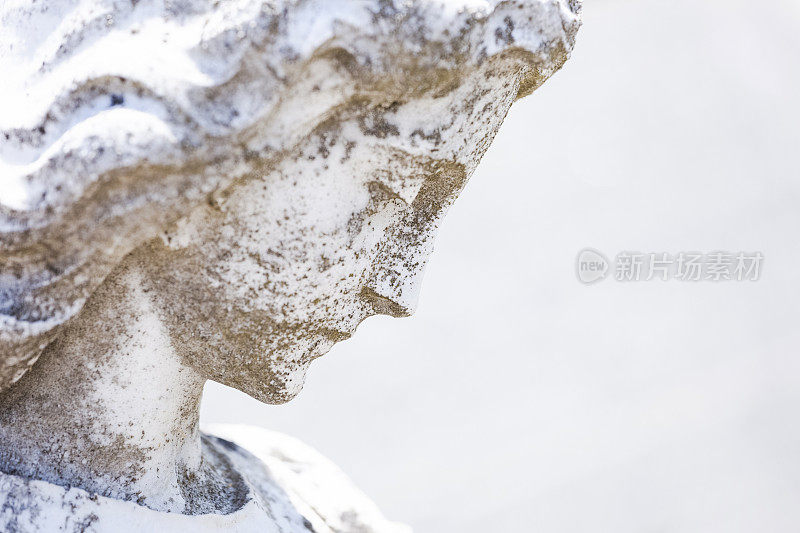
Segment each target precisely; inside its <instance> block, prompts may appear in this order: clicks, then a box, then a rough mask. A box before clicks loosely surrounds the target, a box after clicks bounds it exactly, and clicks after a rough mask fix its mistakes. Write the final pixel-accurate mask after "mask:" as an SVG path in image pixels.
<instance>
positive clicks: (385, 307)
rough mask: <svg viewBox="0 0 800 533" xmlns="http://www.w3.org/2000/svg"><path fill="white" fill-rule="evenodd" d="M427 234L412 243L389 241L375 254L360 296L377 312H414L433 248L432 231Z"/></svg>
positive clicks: (405, 313) (397, 315) (395, 314)
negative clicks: (372, 267)
mask: <svg viewBox="0 0 800 533" xmlns="http://www.w3.org/2000/svg"><path fill="white" fill-rule="evenodd" d="M427 237H428V238H422V239H420V240H418V241H417V242H415V243H413V244H412V243H409V242H408V241H405V240H400V241H399V242H398V241H394V242H390V243H388V244H387V245H386V246H385V247H384V248H383V249H382V250H381V252H380V253H379V254H378V257H376V258H375V262H374V269H373V271H372V274H371V276H370V277H369V279H368V281H367V283H366V284H365V285H364V287H363V289H362V290H361V297H362V298H363V299H364V300H365V301H366V302H367V303H368V304H369V305H370V306H371V307H372V309H373V311H374V312H375V313H376V314H381V315H389V316H393V317H398V318H399V317H406V316H410V315H412V314H414V311H415V310H416V308H417V302H418V300H419V293H420V288H421V286H422V277H423V275H424V274H425V265H426V264H427V262H428V257H429V255H430V253H431V251H432V250H431V248H432V241H433V239H432V235H430V236H427Z"/></svg>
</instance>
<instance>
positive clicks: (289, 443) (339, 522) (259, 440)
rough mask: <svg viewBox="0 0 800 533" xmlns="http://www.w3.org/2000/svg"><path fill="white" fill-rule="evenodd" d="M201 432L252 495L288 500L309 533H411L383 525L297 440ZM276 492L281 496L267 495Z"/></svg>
mask: <svg viewBox="0 0 800 533" xmlns="http://www.w3.org/2000/svg"><path fill="white" fill-rule="evenodd" d="M204 429H205V430H206V442H207V443H209V444H213V445H214V446H215V447H216V448H217V449H218V450H219V451H221V452H222V453H224V454H225V455H226V456H227V457H228V458H229V459H230V460H231V462H232V463H233V465H234V467H235V468H236V470H237V471H238V472H239V473H240V474H241V475H242V476H243V477H245V478H246V479H247V482H248V483H249V484H250V485H251V486H252V487H253V489H254V490H256V491H258V492H260V493H261V496H262V497H266V498H275V497H278V498H280V497H281V496H283V497H288V498H289V500H290V501H291V503H292V505H293V506H294V508H295V510H296V511H297V512H298V513H300V514H301V515H302V516H303V517H304V518H305V519H306V520H307V521H308V524H307V525H308V526H309V530H310V531H316V532H324V531H337V532H343V533H344V532H353V533H355V532H359V533H361V532H370V533H411V528H409V527H408V526H405V525H402V524H398V523H395V522H391V521H389V520H387V519H386V518H385V517H384V516H383V514H382V513H381V512H380V510H379V509H378V507H377V506H376V505H375V503H373V502H372V501H371V500H370V499H369V498H368V497H367V496H366V495H365V494H364V493H363V492H362V491H361V490H359V489H358V487H356V486H355V484H354V483H353V482H352V481H351V480H350V479H349V478H348V476H347V475H346V474H345V473H344V472H342V470H341V469H340V468H339V467H337V466H336V465H335V464H334V463H333V462H331V461H330V460H329V459H327V458H326V457H324V456H323V455H322V454H320V453H319V452H318V451H316V450H315V449H314V448H312V447H311V446H308V445H307V444H305V443H303V442H301V441H300V440H298V439H296V438H294V437H290V436H288V435H284V434H282V433H277V432H274V431H269V430H266V429H263V428H259V427H254V426H243V425H212V426H209V427H207V428H204ZM276 487H277V488H278V489H279V490H281V491H283V492H284V493H285V495H275V494H271V492H273V491H275V490H276ZM312 528H313V529H312Z"/></svg>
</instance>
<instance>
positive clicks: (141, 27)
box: [0, 0, 580, 402]
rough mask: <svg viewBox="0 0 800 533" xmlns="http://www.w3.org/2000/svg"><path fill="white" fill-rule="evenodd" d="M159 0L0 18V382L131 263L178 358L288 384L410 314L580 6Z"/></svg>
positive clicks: (571, 34)
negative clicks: (378, 317) (3, 171)
mask: <svg viewBox="0 0 800 533" xmlns="http://www.w3.org/2000/svg"><path fill="white" fill-rule="evenodd" d="M51 4H52V6H51ZM151 4H152V5H151ZM162 4H163V2H155V1H154V2H133V3H121V2H112V3H110V4H109V5H107V6H106V5H105V4H104V5H103V6H100V5H99V4H98V3H97V2H95V1H94V0H82V1H81V2H80V5H81V9H78V8H76V7H75V3H74V2H66V1H60V2H50V3H48V6H47V9H45V8H43V9H36V10H32V11H31V12H30V13H29V10H26V9H22V8H20V7H19V6H16V4H14V5H12V6H11V7H10V10H8V13H9V15H8V16H6V17H0V26H2V27H6V26H4V25H3V24H4V23H6V22H4V21H10V23H11V25H12V27H17V26H18V27H19V28H31V31H30V32H28V31H15V32H12V33H13V35H15V37H14V39H12V40H11V41H10V43H14V42H16V41H19V42H18V43H17V44H16V45H14V46H13V49H12V47H11V46H10V45H9V46H8V47H6V48H3V49H0V66H3V65H5V66H6V69H7V70H9V71H10V72H12V73H13V74H14V76H12V77H11V81H12V82H13V83H12V84H11V85H10V87H11V88H10V89H9V90H6V91H0V92H1V93H2V94H3V98H2V99H0V110H5V111H6V112H5V113H0V139H4V143H5V144H4V147H3V150H2V152H3V154H0V166H3V165H5V167H3V168H7V169H9V170H11V171H13V172H11V174H10V177H8V178H4V180H2V181H3V183H2V184H0V186H3V185H5V186H6V190H8V191H11V192H12V193H13V194H8V193H7V194H6V195H5V196H1V197H0V239H2V241H3V242H2V249H0V259H1V260H2V261H3V262H5V263H7V264H8V265H10V266H11V267H12V268H8V269H7V272H6V273H0V352H2V353H3V357H0V389H2V388H3V387H5V386H8V385H9V384H11V383H13V382H15V381H16V380H17V379H19V378H20V376H22V375H23V374H24V373H25V372H26V371H27V369H28V368H29V367H30V365H32V364H33V363H34V362H35V360H36V358H37V357H39V355H40V354H41V352H42V350H43V349H44V347H46V346H47V345H48V344H49V343H51V342H53V341H54V339H56V338H57V337H58V336H59V335H60V332H61V330H62V329H63V328H64V327H66V326H68V324H69V322H70V321H71V320H73V319H74V318H75V317H76V316H77V315H78V314H79V313H80V312H81V309H82V308H83V306H84V304H85V303H86V302H87V300H88V299H89V298H91V297H93V294H94V293H95V291H96V290H98V288H99V287H100V286H101V284H102V283H103V280H105V279H107V276H108V275H109V273H110V272H111V271H112V270H113V269H114V268H117V267H118V266H120V264H123V265H124V264H127V263H130V262H137V263H138V265H139V269H140V270H142V271H145V272H147V273H149V275H147V276H144V279H145V283H146V284H147V285H148V286H149V290H150V295H151V296H153V298H154V300H156V301H157V304H158V307H159V308H160V314H161V318H162V319H163V321H164V323H165V324H166V325H167V327H168V329H169V331H170V333H171V336H172V341H173V346H174V347H175V348H176V349H177V350H178V351H179V352H180V354H181V356H182V357H183V359H184V361H185V362H186V363H187V364H188V365H190V366H192V367H194V368H195V369H197V370H198V371H199V372H200V373H201V374H202V375H203V376H205V377H208V378H211V379H215V380H217V381H220V382H222V383H225V384H227V385H231V386H233V387H236V388H239V389H241V390H243V391H245V392H247V393H249V394H251V395H252V396H254V397H256V398H258V399H260V400H263V401H268V402H280V401H285V400H287V399H290V398H291V397H292V396H293V395H294V394H296V392H297V391H298V390H299V388H300V386H301V384H302V380H303V370H304V369H305V368H306V366H307V365H308V363H309V361H310V360H311V359H313V358H314V357H316V356H318V355H321V354H322V353H324V352H326V351H327V350H328V349H329V348H330V347H331V346H332V345H333V344H334V343H335V342H337V341H339V340H342V339H345V338H347V337H348V336H349V335H351V334H352V333H353V331H354V330H355V328H356V326H357V325H358V323H359V322H360V321H361V320H363V319H364V318H366V317H367V316H370V315H372V314H376V313H383V314H390V315H394V316H402V315H406V314H409V313H410V312H411V311H412V310H413V307H414V303H415V301H416V298H417V293H418V291H419V278H420V276H421V273H422V270H423V268H424V265H425V261H426V258H427V256H428V254H429V253H430V249H431V245H432V240H433V235H434V233H435V231H436V228H437V225H438V223H439V220H440V218H441V216H442V215H443V213H444V210H445V209H446V207H447V206H448V205H449V204H450V203H451V202H452V200H453V199H454V197H455V195H456V194H457V193H458V191H459V190H460V189H461V187H462V186H463V184H464V181H465V180H466V177H467V176H468V175H469V174H470V173H471V172H472V170H473V169H474V168H475V166H476V165H477V163H478V161H479V160H480V158H481V156H482V155H483V153H484V151H485V150H486V148H487V147H488V146H489V144H490V143H491V141H492V138H493V136H494V133H495V132H496V130H497V128H498V127H499V125H500V123H501V122H502V120H503V118H504V117H505V115H506V113H507V111H508V109H509V107H510V105H511V103H512V102H513V101H514V99H516V98H517V97H519V96H525V95H527V94H529V93H530V92H532V91H533V90H534V89H536V88H537V87H538V86H539V85H541V84H542V83H543V82H544V81H545V80H546V79H547V78H548V77H549V76H550V75H552V74H553V73H554V72H555V71H556V70H558V68H560V66H561V65H562V64H563V62H564V61H565V60H566V58H567V57H568V54H569V52H570V50H571V49H572V46H573V44H574V39H575V34H576V32H577V30H578V27H579V25H580V21H579V11H580V9H579V2H578V0H557V1H550V0H536V1H532V0H524V1H523V0H513V1H499V0H493V1H491V2H478V3H475V2H471V1H470V2H460V1H454V2H445V3H442V2H438V1H431V2H428V1H420V2H400V3H396V2H384V1H382V0H381V1H378V0H374V1H369V2H351V3H347V2H344V3H338V4H337V6H336V8H335V9H333V8H332V9H324V10H323V9H319V5H321V4H320V3H318V2H300V3H299V4H298V3H293V2H290V3H288V4H287V6H290V7H287V8H286V9H282V8H281V6H282V5H283V3H282V2H268V3H264V2H249V1H247V2H210V3H209V2H206V3H200V4H197V5H195V4H196V3H192V5H191V6H189V4H186V5H183V4H181V5H172V4H174V3H168V4H169V5H162ZM15 6H16V7H15ZM187 6H188V7H187ZM0 11H2V10H0ZM68 13H74V15H75V16H74V17H67V18H65V17H66V14H68ZM34 15H35V16H34ZM37 17H38V18H37ZM61 20H64V21H65V22H64V23H63V24H60V23H59V24H55V22H58V21H61ZM15 21H17V22H15ZM98 21H100V22H99V23H98ZM51 23H52V28H51V29H52V32H53V33H52V35H50V34H48V33H47V32H44V33H42V32H34V31H33V29H34V28H39V27H42V28H45V27H47V28H50V27H51ZM84 30H85V31H84ZM29 33H30V34H31V35H32V34H37V33H42V35H46V36H47V39H46V41H43V42H41V43H38V44H37V43H35V42H33V41H30V39H28V37H27V36H28V34H29ZM15 40H16V41H15ZM29 41H30V42H29ZM156 44H157V47H156ZM0 48H2V47H0ZM156 49H157V52H156V51H155V50H156ZM30 50H38V52H37V54H39V55H40V56H41V57H39V55H37V56H36V59H35V60H34V61H32V60H31V57H32V56H30V54H29V51H30ZM110 50H113V51H115V52H114V54H113V57H111V58H109V56H108V54H109V53H110V52H109V51H110ZM142 50H146V51H150V50H153V52H152V53H150V52H148V53H147V54H144V55H142ZM127 55H130V56H136V57H139V58H142V57H148V56H149V55H158V58H159V61H145V60H142V61H119V60H118V58H119V57H123V56H127ZM9 58H10V59H9ZM40 60H41V61H40ZM4 61H5V62H4ZM8 65H10V67H9V66H8ZM23 100H24V101H23ZM31 102H39V103H40V104H41V105H38V106H33V105H29V104H30V103H31ZM23 104H24V105H23ZM207 199H208V201H206V200H207ZM198 204H199V205H198ZM176 221H177V222H176ZM159 234H161V238H155V239H154V238H153V237H154V236H156V235H159ZM143 243H144V244H143Z"/></svg>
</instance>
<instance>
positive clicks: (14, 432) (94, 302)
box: [0, 269, 204, 512]
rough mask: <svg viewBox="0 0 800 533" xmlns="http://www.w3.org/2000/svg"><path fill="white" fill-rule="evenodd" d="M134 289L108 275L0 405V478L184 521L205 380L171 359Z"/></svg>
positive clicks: (129, 277)
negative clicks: (74, 490)
mask: <svg viewBox="0 0 800 533" xmlns="http://www.w3.org/2000/svg"><path fill="white" fill-rule="evenodd" d="M140 280H141V277H140V274H139V273H138V272H137V271H136V270H135V269H121V270H119V271H117V272H115V273H114V274H113V275H112V276H111V277H110V278H109V279H108V280H107V281H106V282H105V284H104V285H103V287H102V288H101V289H99V290H98V291H97V292H96V293H95V294H94V295H93V296H92V298H91V300H90V301H89V302H88V303H87V305H86V307H85V308H84V310H83V311H82V313H81V314H80V315H79V316H78V317H77V318H76V319H75V320H73V322H72V323H71V324H70V325H69V326H68V327H67V328H66V329H65V330H64V332H63V333H62V335H61V337H60V338H59V339H58V340H57V341H56V342H54V343H53V344H51V345H50V346H49V347H48V348H47V349H46V350H45V353H44V354H43V355H42V357H41V358H40V360H39V361H38V362H37V363H36V364H35V365H34V366H33V368H32V369H31V370H30V371H29V372H28V373H27V374H25V375H24V376H23V378H22V379H21V380H20V381H19V382H18V383H17V384H16V385H14V386H13V387H11V388H10V389H9V390H8V391H5V392H3V393H2V395H0V470H2V471H4V472H6V473H10V474H15V475H20V476H24V477H27V478H31V479H41V480H45V481H49V482H51V483H56V484H58V485H62V486H74V487H80V488H83V489H85V490H88V491H90V492H95V493H99V494H102V495H104V496H109V497H113V498H119V499H125V500H132V501H138V502H139V503H142V504H144V505H147V506H148V507H151V508H153V509H157V510H163V511H172V512H184V510H185V509H186V508H188V506H189V504H188V502H186V501H185V500H184V496H183V494H184V493H185V490H184V489H185V486H184V485H185V483H186V480H187V479H193V478H194V477H195V476H194V475H193V474H194V473H195V472H199V470H200V468H201V463H202V461H201V456H202V450H201V441H200V435H199V432H198V427H197V426H198V414H199V405H200V398H201V395H202V388H203V383H204V379H203V378H202V377H201V376H200V375H198V374H197V373H196V372H195V371H194V370H193V369H191V368H190V367H187V366H184V365H183V364H182V363H181V361H180V360H179V358H178V356H177V355H176V354H175V351H174V350H173V349H172V347H171V345H170V340H169V337H168V336H167V334H166V332H165V330H164V327H163V326H162V323H161V320H160V319H159V317H158V315H157V313H156V311H155V309H154V306H153V305H152V303H151V300H150V298H149V297H148V294H147V293H145V292H144V290H143V289H142V288H141V284H140ZM119 295H125V296H123V297H120V296H119ZM182 487H183V488H182Z"/></svg>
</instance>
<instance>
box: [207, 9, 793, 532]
mask: <svg viewBox="0 0 800 533" xmlns="http://www.w3.org/2000/svg"><path fill="white" fill-rule="evenodd" d="M799 98H800V2H798V1H797V0H759V1H757V2H756V1H753V0H749V1H744V0H597V1H591V0H589V1H587V2H586V3H585V8H584V28H583V29H582V31H581V34H580V35H579V39H578V45H577V48H576V50H575V52H574V55H573V58H572V59H571V60H570V61H569V62H568V63H567V65H566V66H565V68H564V69H563V71H561V72H560V73H558V74H557V75H556V76H555V77H554V78H553V79H552V80H550V81H549V82H548V83H546V84H545V85H544V87H542V88H541V89H540V90H539V91H538V92H537V93H535V94H534V95H533V96H531V97H529V98H527V99H525V100H523V101H521V102H519V103H517V104H516V105H515V106H514V108H513V109H512V111H511V114H510V115H509V118H508V120H507V121H506V123H505V125H504V126H503V129H502V130H501V132H500V134H499V136H498V137H497V140H496V141H495V143H494V145H493V146H492V148H491V149H490V150H489V153H488V154H487V155H486V157H485V159H484V161H483V163H482V165H481V166H480V167H479V169H478V171H477V172H476V174H475V175H474V176H473V178H472V180H471V182H470V184H469V185H468V187H467V189H466V191H465V192H464V194H463V195H462V197H461V199H460V200H459V202H457V203H456V205H455V207H454V208H453V209H452V211H451V213H450V215H449V217H448V219H447V220H446V223H445V225H444V228H443V230H442V232H441V235H440V237H439V240H438V245H437V250H436V253H435V254H434V256H433V258H432V260H431V263H430V266H429V268H428V272H427V274H426V278H425V283H424V287H423V291H422V299H421V302H420V306H419V310H418V312H417V314H416V315H415V316H414V317H413V318H409V319H404V320H397V319H390V318H382V317H376V318H373V319H370V320H368V321H367V322H365V323H364V324H362V326H361V328H360V329H359V332H358V334H357V335H356V336H355V337H354V338H353V339H352V340H350V341H348V342H346V343H343V344H340V345H338V346H337V347H336V348H334V350H333V351H332V352H331V353H329V354H328V355H327V356H325V357H323V358H322V359H320V360H318V361H316V362H315V364H314V365H313V367H312V369H311V372H310V374H309V377H308V381H307V383H306V388H305V390H304V392H303V393H302V394H301V395H300V396H299V397H298V398H297V399H296V400H295V401H293V402H292V403H290V404H288V405H285V406H266V405H262V404H259V403H258V402H256V401H255V400H252V399H250V398H248V397H247V396H245V395H243V394H241V393H238V392H236V391H233V390H231V389H226V388H224V387H222V386H219V385H216V384H210V385H209V386H208V387H207V388H206V398H205V402H204V406H203V421H204V422H234V423H247V424H254V425H262V426H265V427H267V428H270V429H274V430H278V431H282V432H285V433H288V434H291V435H294V436H296V437H299V438H300V439H302V440H303V441H305V442H306V443H308V444H310V445H312V446H314V447H315V448H317V449H318V450H319V451H321V452H322V453H323V454H324V455H326V456H328V457H329V458H331V459H332V460H333V461H334V462H336V463H337V464H338V465H339V466H341V467H342V469H344V470H345V471H346V472H347V473H348V474H349V475H350V476H351V477H352V478H353V480H354V481H355V482H356V483H357V484H358V485H359V486H360V487H361V488H362V489H363V490H364V491H365V492H366V493H367V494H369V495H370V496H371V497H372V498H373V499H374V500H375V501H376V502H377V503H378V504H379V506H380V507H381V508H382V510H383V511H384V513H385V514H386V515H387V516H388V517H390V518H392V519H394V520H400V521H404V522H406V523H408V524H410V525H412V526H413V527H414V528H415V531H416V532H417V533H449V532H458V533H479V532H480V533H485V532H492V533H494V532H522V531H525V532H527V531H545V532H573V531H574V532H593V533H594V532H600V531H609V532H615V533H624V532H695V531H702V532H704V533H709V532H716V531H719V532H723V531H724V532H748V533H749V532H762V531H769V532H795V531H800V503H799V502H800V416H798V409H799V408H800V386H798V385H800V357H799V355H800V354H799V353H798V351H799V349H800V330H798V328H797V326H796V320H797V317H798V316H800V302H799V301H798V297H800V239H799V238H798V228H800V180H798V177H800V176H798V172H800V169H798V152H800V101H799V100H798V99H799ZM586 246H591V247H594V248H597V249H599V250H601V251H604V252H605V253H606V254H607V255H609V256H611V257H613V256H614V255H615V254H616V253H618V252H620V251H623V250H640V251H643V252H650V251H652V252H673V253H675V252H678V251H691V250H700V251H707V252H710V251H714V250H720V249H721V250H729V251H761V252H763V254H764V255H765V258H766V259H765V262H764V270H763V274H762V279H761V280H760V281H758V282H749V283H748V282H743V283H733V282H728V283H710V282H704V283H695V284H682V283H680V282H677V281H671V282H660V281H651V282H639V283H628V284H625V283H620V282H617V281H614V280H606V281H604V282H602V283H599V284H597V285H593V286H584V285H582V284H580V283H579V282H578V281H577V279H576V277H575V271H574V261H575V257H576V254H577V253H578V251H579V250H581V249H582V248H584V247H586Z"/></svg>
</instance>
